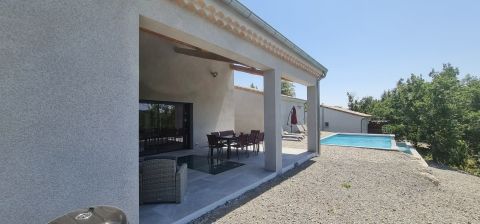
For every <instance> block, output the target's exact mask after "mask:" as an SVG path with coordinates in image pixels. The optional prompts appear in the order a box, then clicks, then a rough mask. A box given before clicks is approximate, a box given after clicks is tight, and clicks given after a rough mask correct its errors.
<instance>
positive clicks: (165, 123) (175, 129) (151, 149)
mask: <svg viewBox="0 0 480 224" xmlns="http://www.w3.org/2000/svg"><path fill="white" fill-rule="evenodd" d="M139 113H140V114H139V117H140V121H139V125H140V127H139V131H140V133H139V134H140V141H139V142H140V156H145V155H154V154H158V153H162V152H170V151H175V150H181V149H191V148H192V127H191V126H192V125H191V124H192V104H190V103H177V102H157V101H146V100H141V101H140V106H139Z"/></svg>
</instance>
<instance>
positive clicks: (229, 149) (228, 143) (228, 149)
mask: <svg viewBox="0 0 480 224" xmlns="http://www.w3.org/2000/svg"><path fill="white" fill-rule="evenodd" d="M230 145H231V142H230V140H227V159H230V151H231V148H232V147H231V146H230Z"/></svg>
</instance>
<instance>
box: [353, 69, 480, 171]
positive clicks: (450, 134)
mask: <svg viewBox="0 0 480 224" xmlns="http://www.w3.org/2000/svg"><path fill="white" fill-rule="evenodd" d="M459 74H460V72H459V70H458V68H455V67H453V66H451V65H450V64H445V65H443V68H442V70H441V71H439V72H437V71H434V70H432V72H431V73H430V74H429V76H430V78H431V81H430V82H428V81H426V80H425V79H423V77H422V76H421V75H415V74H411V75H410V77H409V78H408V79H406V80H404V79H400V80H399V81H398V82H397V85H396V87H395V88H394V89H391V90H387V91H385V92H384V93H383V94H382V96H381V97H380V99H375V98H373V97H363V98H361V99H357V98H355V96H354V95H353V94H351V93H347V97H348V106H349V108H350V109H351V110H355V111H359V112H364V113H368V114H372V115H373V117H374V118H375V119H384V120H387V121H388V122H389V124H388V125H386V126H384V127H385V130H387V131H388V132H390V133H393V134H395V137H396V138H397V139H406V140H408V141H411V142H413V143H414V144H417V143H419V142H424V143H427V144H428V145H429V148H430V149H431V150H430V152H431V154H432V158H433V160H435V161H436V162H440V163H445V164H448V165H453V166H456V167H459V168H462V169H468V168H465V167H466V166H471V164H472V161H476V162H473V163H476V165H475V166H476V167H477V168H476V170H477V171H476V172H477V173H480V164H479V163H480V161H479V159H478V158H480V138H479V137H478V136H480V79H479V78H478V77H475V76H471V75H467V76H466V77H465V78H464V79H463V80H459V79H458V76H459ZM475 157H476V158H475Z"/></svg>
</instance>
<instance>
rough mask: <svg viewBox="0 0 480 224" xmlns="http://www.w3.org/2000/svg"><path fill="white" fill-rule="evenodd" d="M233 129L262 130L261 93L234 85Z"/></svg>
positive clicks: (247, 131) (246, 131)
mask: <svg viewBox="0 0 480 224" xmlns="http://www.w3.org/2000/svg"><path fill="white" fill-rule="evenodd" d="M234 96H235V97H234V98H235V131H236V132H244V133H249V132H250V130H261V131H263V130H264V128H263V117H264V113H263V102H264V101H263V93H262V92H260V91H255V90H243V89H239V88H237V87H235V91H234Z"/></svg>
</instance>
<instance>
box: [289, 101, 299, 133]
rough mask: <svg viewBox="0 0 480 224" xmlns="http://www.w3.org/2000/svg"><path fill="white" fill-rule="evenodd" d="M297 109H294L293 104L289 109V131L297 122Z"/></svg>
mask: <svg viewBox="0 0 480 224" xmlns="http://www.w3.org/2000/svg"><path fill="white" fill-rule="evenodd" d="M297 123H298V122H297V110H296V109H295V106H293V107H292V110H291V111H290V132H292V131H293V127H292V125H295V124H297Z"/></svg>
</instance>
